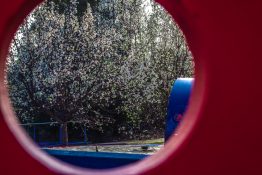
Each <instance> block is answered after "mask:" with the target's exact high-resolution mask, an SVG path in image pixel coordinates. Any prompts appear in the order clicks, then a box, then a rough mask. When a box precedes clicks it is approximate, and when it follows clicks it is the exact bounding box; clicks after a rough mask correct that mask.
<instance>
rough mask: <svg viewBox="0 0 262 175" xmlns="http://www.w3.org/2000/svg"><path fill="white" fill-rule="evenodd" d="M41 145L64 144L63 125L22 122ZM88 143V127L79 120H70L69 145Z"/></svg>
mask: <svg viewBox="0 0 262 175" xmlns="http://www.w3.org/2000/svg"><path fill="white" fill-rule="evenodd" d="M20 125H21V126H22V127H23V128H24V129H25V131H26V132H27V134H28V135H29V136H30V137H31V138H32V139H33V140H34V141H35V142H36V143H37V144H38V145H39V146H40V147H49V146H60V145H62V127H61V125H60V124H59V123H58V122H43V123H26V124H20ZM83 144H88V139H87V128H86V127H85V125H84V124H82V123H79V122H77V123H76V122H68V145H83Z"/></svg>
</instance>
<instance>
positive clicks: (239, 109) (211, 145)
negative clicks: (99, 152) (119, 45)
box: [0, 0, 262, 175]
mask: <svg viewBox="0 0 262 175" xmlns="http://www.w3.org/2000/svg"><path fill="white" fill-rule="evenodd" d="M40 2H41V0H35V1H30V0H3V1H1V5H0V14H1V15H0V61H1V62H0V63H1V67H0V68H1V74H0V78H1V81H0V88H1V90H0V138H1V144H0V155H1V156H0V173H1V174H26V175H35V174H38V175H41V174H43V175H45V174H49V175H52V174H74V175H75V174H89V175H127V174H129V175H130V174H132V175H134V174H135V175H138V174H139V175H142V174H143V175H162V174H164V175H174V174H175V175H192V174H194V175H200V174H201V175H210V174H212V175H221V174H223V175H232V174H237V175H247V174H252V175H261V174H262V165H261V164H262V163H261V162H262V151H261V148H262V134H261V133H262V127H261V123H262V117H261V113H262V110H261V99H262V91H261V89H262V78H261V76H262V69H261V65H262V55H261V54H262V53H261V52H260V51H261V49H262V48H261V47H262V44H261V41H262V23H261V15H262V1H260V0H248V1H241V0H230V1H229V0H158V2H160V3H161V4H162V5H163V6H164V7H165V8H166V9H167V10H168V11H169V13H170V14H171V15H172V16H173V17H174V19H175V20H176V22H177V23H178V24H179V26H180V27H181V29H182V30H183V32H184V34H185V36H186V38H187V41H188V44H189V47H190V49H191V51H192V54H193V56H194V60H195V81H194V87H193V90H192V95H191V98H190V102H189V106H188V110H187V112H186V113H185V114H184V119H183V122H182V123H181V125H180V126H179V128H178V130H177V132H178V134H177V135H175V136H172V138H170V139H169V141H168V143H167V144H166V145H165V149H163V150H160V151H159V152H158V153H157V154H155V155H154V156H151V157H149V158H146V159H145V160H143V161H140V162H139V163H136V164H132V165H128V166H126V167H122V168H116V169H110V170H103V171H101V170H91V169H88V170H87V169H83V168H78V167H74V166H72V165H68V164H66V163H63V162H60V161H56V160H55V159H53V158H51V157H50V156H48V155H47V154H45V153H43V152H42V151H40V150H39V149H38V148H37V147H36V146H35V145H34V143H33V142H32V141H30V139H29V138H28V137H26V135H25V133H23V131H22V129H21V128H20V127H19V126H18V125H17V122H16V121H15V119H14V114H13V112H12V110H11V106H10V104H9V101H8V97H7V96H8V95H7V91H6V89H5V84H4V65H5V64H4V60H5V58H6V56H7V52H8V47H9V44H10V42H11V39H12V37H13V34H14V33H15V31H16V29H17V27H18V26H19V24H20V23H21V22H22V20H23V19H24V18H25V16H26V15H27V14H28V13H29V12H30V11H31V10H32V9H33V8H34V7H35V6H36V5H37V4H38V3H40Z"/></svg>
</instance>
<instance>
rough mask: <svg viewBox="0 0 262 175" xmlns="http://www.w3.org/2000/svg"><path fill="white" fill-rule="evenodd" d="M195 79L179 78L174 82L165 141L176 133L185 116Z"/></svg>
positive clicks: (169, 103) (168, 109) (169, 102)
mask: <svg viewBox="0 0 262 175" xmlns="http://www.w3.org/2000/svg"><path fill="white" fill-rule="evenodd" d="M193 81H194V79H193V78H178V79H177V80H175V82H174V85H173V87H172V89H171V92H170V96H169V100H168V108H167V117H166V129H165V142H166V141H167V140H168V139H169V137H170V136H171V135H172V134H173V133H174V131H175V129H176V128H177V126H178V124H179V123H180V122H181V120H182V118H183V115H184V112H185V111H186V109H187V106H188V102H189V97H190V94H191V90H192V85H193Z"/></svg>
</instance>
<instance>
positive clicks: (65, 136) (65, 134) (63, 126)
mask: <svg viewBox="0 0 262 175" xmlns="http://www.w3.org/2000/svg"><path fill="white" fill-rule="evenodd" d="M60 127H61V128H60V129H61V130H60V134H61V135H60V137H61V138H60V139H61V143H62V145H68V131H67V122H65V123H62V124H61V126H60Z"/></svg>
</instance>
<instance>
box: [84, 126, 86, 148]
mask: <svg viewBox="0 0 262 175" xmlns="http://www.w3.org/2000/svg"><path fill="white" fill-rule="evenodd" d="M84 139H85V140H84V141H85V144H87V134H86V126H84Z"/></svg>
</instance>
